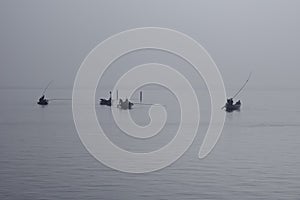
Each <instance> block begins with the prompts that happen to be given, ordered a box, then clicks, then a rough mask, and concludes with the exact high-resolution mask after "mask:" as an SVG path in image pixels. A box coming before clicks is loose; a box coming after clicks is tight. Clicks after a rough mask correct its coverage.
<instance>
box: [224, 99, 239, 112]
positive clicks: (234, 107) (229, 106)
mask: <svg viewBox="0 0 300 200" xmlns="http://www.w3.org/2000/svg"><path fill="white" fill-rule="evenodd" d="M241 105H242V104H241V101H240V100H238V101H237V102H236V103H235V104H231V103H229V102H228V101H227V103H226V105H225V110H226V112H233V111H240V108H241Z"/></svg>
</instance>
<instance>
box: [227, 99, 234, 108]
mask: <svg viewBox="0 0 300 200" xmlns="http://www.w3.org/2000/svg"><path fill="white" fill-rule="evenodd" d="M227 104H228V105H231V106H232V105H233V99H232V98H229V99H227Z"/></svg>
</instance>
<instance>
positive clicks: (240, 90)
mask: <svg viewBox="0 0 300 200" xmlns="http://www.w3.org/2000/svg"><path fill="white" fill-rule="evenodd" d="M251 75H252V72H250V74H249V76H248V79H247V80H246V82H245V83H244V85H243V86H242V87H241V89H239V90H238V91H237V93H236V94H235V95H234V96H233V97H232V99H234V98H235V97H237V96H238V95H239V94H240V93H241V92H242V91H243V89H244V88H245V87H246V85H247V83H248V82H249V80H250V78H251Z"/></svg>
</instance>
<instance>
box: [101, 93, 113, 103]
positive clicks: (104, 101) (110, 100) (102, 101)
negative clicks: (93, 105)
mask: <svg viewBox="0 0 300 200" xmlns="http://www.w3.org/2000/svg"><path fill="white" fill-rule="evenodd" d="M100 105H105V106H111V105H112V99H111V91H110V92H109V99H100Z"/></svg>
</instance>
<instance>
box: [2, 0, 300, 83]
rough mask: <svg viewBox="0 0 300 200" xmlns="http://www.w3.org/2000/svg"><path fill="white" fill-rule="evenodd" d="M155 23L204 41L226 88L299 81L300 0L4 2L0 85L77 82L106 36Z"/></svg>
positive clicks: (7, 0) (200, 41)
mask: <svg viewBox="0 0 300 200" xmlns="http://www.w3.org/2000/svg"><path fill="white" fill-rule="evenodd" d="M145 26H155V27H165V28H171V29H175V30H178V31H180V32H183V33H185V34H187V35H189V36H191V37H193V38H194V39H195V40H196V41H198V42H199V43H200V44H201V45H203V46H204V48H206V50H207V51H208V52H209V53H210V55H211V56H212V58H213V59H214V61H215V62H216V64H217V65H218V67H219V69H220V71H221V73H222V75H223V78H224V82H225V85H226V86H227V87H231V86H232V87H235V86H236V85H238V86H240V85H241V82H243V81H244V80H245V79H246V77H247V76H248V73H249V72H250V71H253V73H254V76H253V81H252V83H251V87H261V86H263V87H281V88H297V87H299V81H298V76H299V72H300V70H299V67H300V58H299V57H300V56H299V52H300V1H296V0H295V1H291V0H290V1H285V0H281V1H277V0H268V1H267V0H264V1H260V0H257V1H253V0H249V1H240V0H236V1H197V0H195V1H173V0H168V1H160V0H156V1H140V0H136V1H73V0H72V1H53V0H51V1H50V0H49V1H39V0H36V1H31V0H28V1H11V0H6V1H4V0H1V1H0V27H1V31H0V70H1V73H0V88H6V87H12V88H13V87H20V88H27V87H28V88H30V87H37V88H39V87H44V86H45V84H46V83H47V82H48V81H49V80H52V79H54V80H55V82H56V86H57V87H70V88H71V87H72V84H73V81H74V78H75V75H76V72H77V70H78V68H79V66H80V64H81V62H82V61H83V59H84V58H85V56H86V55H87V54H88V53H89V52H90V51H91V50H92V49H93V48H94V47H95V46H96V45H97V44H98V43H100V42H101V41H103V40H105V39H106V38H108V37H109V36H111V35H113V34H116V33H118V32H120V31H124V30H127V29H131V28H137V27H145Z"/></svg>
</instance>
